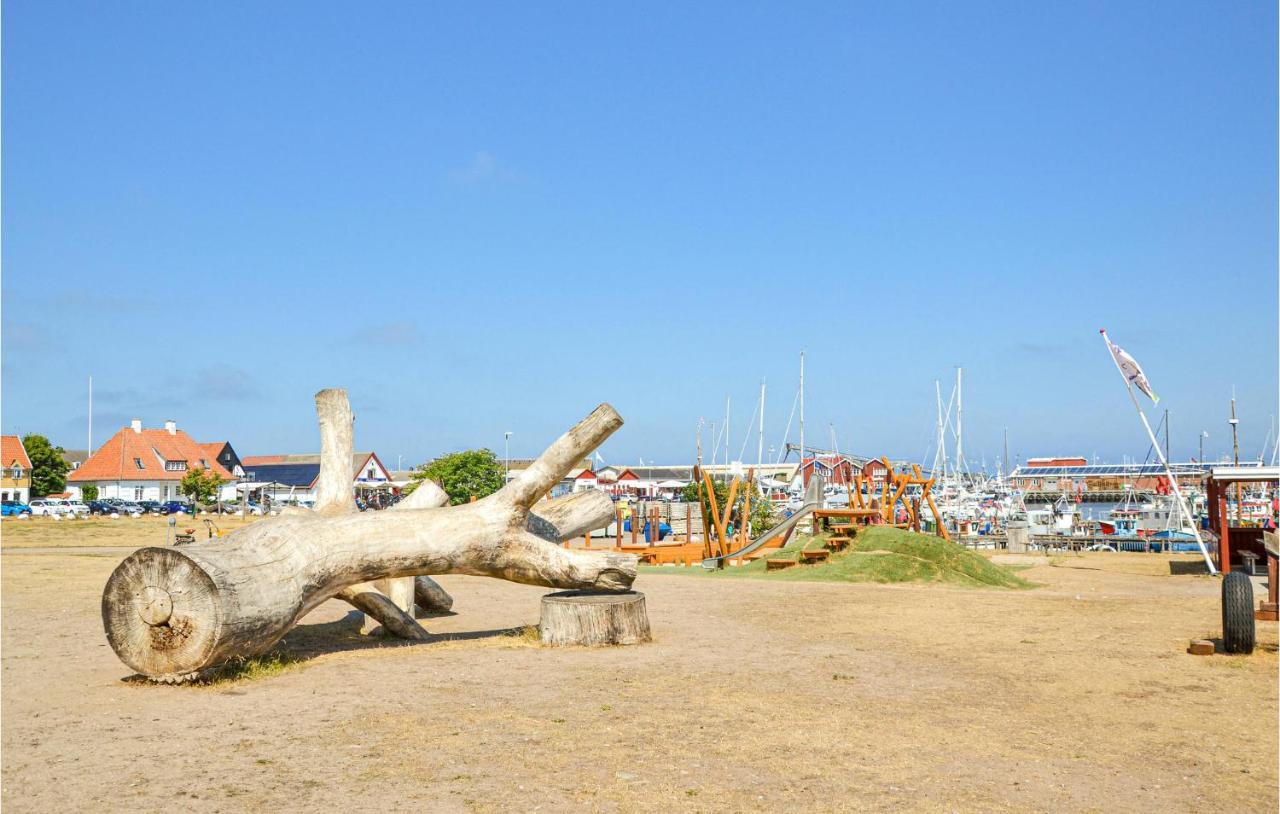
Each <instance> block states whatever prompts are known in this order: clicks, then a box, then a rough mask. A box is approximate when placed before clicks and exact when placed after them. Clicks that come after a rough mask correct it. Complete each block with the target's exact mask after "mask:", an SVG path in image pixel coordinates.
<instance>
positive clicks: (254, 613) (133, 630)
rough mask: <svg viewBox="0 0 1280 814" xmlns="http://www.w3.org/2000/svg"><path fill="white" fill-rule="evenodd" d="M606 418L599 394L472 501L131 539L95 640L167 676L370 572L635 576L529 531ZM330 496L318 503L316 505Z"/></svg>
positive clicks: (614, 579)
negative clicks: (170, 542) (141, 542)
mask: <svg viewBox="0 0 1280 814" xmlns="http://www.w3.org/2000/svg"><path fill="white" fill-rule="evenodd" d="M620 426H622V418H621V417H620V416H619V415H618V414H617V412H616V411H615V410H614V409H613V408H612V407H610V406H609V405H607V404H602V405H600V406H599V407H597V408H596V409H595V411H593V412H592V413H591V414H590V415H589V416H587V417H586V418H584V419H583V420H582V421H580V422H578V424H576V425H575V426H574V427H573V428H571V429H570V430H569V431H568V432H567V433H565V434H564V435H563V436H561V437H560V438H559V439H557V440H556V441H555V442H554V443H552V444H551V446H550V447H548V448H547V450H546V451H545V452H543V454H542V455H541V456H540V457H539V458H538V460H537V461H535V462H534V464H533V466H531V467H530V468H529V469H527V470H525V471H524V472H523V473H522V474H521V475H520V476H519V477H517V478H516V479H515V480H513V481H512V482H511V483H510V484H508V485H507V486H506V487H505V488H503V489H502V490H500V491H498V492H496V493H494V494H493V495H490V496H489V497H487V498H485V499H483V500H480V501H478V502H476V503H469V504H463V505H459V506H448V507H438V508H412V507H407V508H405V509H403V510H399V511H384V512H365V513H362V514H351V513H340V514H332V515H328V514H322V513H320V512H317V513H313V514H311V515H309V516H300V515H281V516H278V517H270V518H264V519H263V520H260V521H258V522H256V523H253V524H252V525H249V526H245V527H244V528H241V529H238V530H237V531H235V532H232V533H231V534H229V535H227V536H226V537H221V538H215V539H213V540H208V541H205V542H201V543H194V544H191V545H187V546H183V547H182V548H181V549H176V548H144V549H140V550H138V551H136V552H134V553H133V554H131V555H130V556H129V557H127V558H126V559H125V560H124V561H123V562H122V563H120V565H119V566H118V567H117V568H116V570H115V572H114V573H112V575H111V577H110V579H109V580H108V581H107V585H106V587H105V589H104V591H103V597H102V616H103V625H104V627H105V629H106V633H107V639H108V641H109V642H110V644H111V646H112V648H113V649H114V650H115V652H116V654H117V655H118V656H119V657H120V659H121V660H122V661H124V662H125V664H127V665H129V666H130V667H131V668H133V669H134V670H137V671H138V672H139V673H142V674H144V675H147V676H152V677H155V678H172V677H177V676H183V675H186V674H190V673H193V672H195V671H199V670H203V669H205V668H208V667H212V666H215V665H218V664H221V663H223V662H225V661H226V660H227V659H230V658H233V657H237V656H239V657H250V656H254V655H257V654H260V653H262V652H265V651H266V650H267V649H269V648H270V647H271V646H272V645H273V644H275V642H277V641H279V639H280V638H281V637H282V636H283V635H284V634H285V633H287V632H288V631H289V629H290V628H292V627H293V625H294V624H296V623H297V621H298V620H299V619H301V618H302V617H303V616H304V615H306V613H307V612H309V611H310V610H311V609H313V608H315V607H316V606H317V605H319V604H320V603H322V602H324V601H325V600H327V599H329V598H331V597H334V596H336V595H338V593H339V592H340V591H342V590H343V589H344V588H348V587H351V586H355V585H359V584H360V583H364V582H369V581H372V580H376V579H390V578H394V577H408V576H419V575H431V574H450V573H453V574H472V575H476V576H490V577H497V578H500V579H507V580H511V581H513V582H522V583H527V584H531V585H546V586H549V587H553V588H561V589H573V588H579V589H593V590H604V591H621V590H626V589H628V588H629V587H630V586H631V583H632V582H633V581H634V580H635V577H636V558H635V557H634V556H631V555H622V554H612V553H602V552H582V551H573V550H569V549H565V548H561V547H559V546H558V545H556V544H555V543H553V542H550V541H548V539H547V538H546V537H545V536H540V535H539V534H537V533H535V532H533V531H530V530H529V526H530V522H531V516H530V514H531V513H530V509H531V507H532V506H533V504H534V502H535V501H536V500H537V498H539V497H540V496H542V495H544V494H546V493H547V492H549V491H550V490H551V488H552V487H553V486H555V484H556V483H558V482H559V481H560V480H561V479H562V478H563V477H564V476H565V475H567V474H568V472H569V471H570V469H572V467H573V465H574V463H575V462H577V461H579V460H581V459H582V458H583V457H585V456H587V455H589V454H590V453H591V452H592V451H594V450H595V449H596V447H598V446H599V445H600V444H601V443H602V442H603V441H604V440H605V439H606V438H608V437H609V436H610V435H612V434H613V433H614V432H615V431H616V430H617V429H618V428H619V427H620ZM349 460H350V459H349V458H348V463H347V467H348V468H349V466H350V464H349ZM349 474H350V473H349V471H348V472H347V475H348V477H347V481H346V483H345V484H344V489H346V490H348V491H349V489H350V478H349ZM601 497H603V495H602V496H601ZM606 504H607V505H606ZM335 506H336V503H334V502H329V503H326V504H325V510H326V511H332V510H333V507H335ZM566 506H569V507H572V511H570V510H569V509H566V508H565V507H566ZM543 508H544V507H542V506H540V507H539V509H540V510H541V509H543ZM545 508H547V509H549V510H550V509H554V510H555V511H557V512H566V513H567V515H568V516H572V517H574V518H576V519H575V520H574V522H573V524H572V527H573V528H574V529H577V528H580V527H581V526H582V524H584V523H594V524H595V525H593V526H590V528H599V527H601V526H603V525H605V524H607V523H608V522H609V521H610V520H612V519H613V506H612V503H611V502H609V501H608V499H607V498H605V502H604V503H601V502H599V501H598V500H590V501H589V500H587V499H584V498H576V496H575V499H574V500H573V501H572V502H571V501H570V500H569V499H564V500H563V501H549V502H548V503H547V504H546V505H545ZM603 509H607V512H606V511H602V510H603ZM540 519H541V520H543V521H545V520H546V519H545V518H540ZM546 522H548V524H549V525H550V526H551V527H552V528H556V529H557V531H559V530H560V527H558V526H556V525H555V524H554V523H553V522H551V521H546ZM533 525H534V526H535V527H538V522H537V521H534V523H533ZM562 539H563V538H562Z"/></svg>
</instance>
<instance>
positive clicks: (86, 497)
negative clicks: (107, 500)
mask: <svg viewBox="0 0 1280 814" xmlns="http://www.w3.org/2000/svg"><path fill="white" fill-rule="evenodd" d="M80 499H81V500H83V501H84V502H85V503H88V502H89V501H91V500H97V499H98V487H97V486H94V485H93V484H92V483H86V484H85V485H84V486H81V487H80Z"/></svg>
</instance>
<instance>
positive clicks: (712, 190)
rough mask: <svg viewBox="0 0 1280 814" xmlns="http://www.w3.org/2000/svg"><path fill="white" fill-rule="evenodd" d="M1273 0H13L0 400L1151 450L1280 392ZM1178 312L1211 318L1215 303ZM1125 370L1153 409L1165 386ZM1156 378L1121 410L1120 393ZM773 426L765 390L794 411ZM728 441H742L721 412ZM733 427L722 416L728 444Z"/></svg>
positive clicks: (269, 435)
mask: <svg viewBox="0 0 1280 814" xmlns="http://www.w3.org/2000/svg"><path fill="white" fill-rule="evenodd" d="M1276 39H1277V23H1276V11H1275V5H1274V4H1270V3H1224V4H1209V3H1176V2H1175V3H1161V4H1151V3H1117V2H1108V3H1096V4H1084V3H1071V4H1066V3H1061V4H1043V3H1018V2H1008V3H964V4H957V3H835V4H832V5H820V4H817V3H813V4H804V5H802V6H800V7H797V6H795V5H793V4H781V3H779V4H773V5H761V4H742V3H732V4H727V3H726V4H721V5H716V4H698V7H697V8H694V9H687V8H679V7H677V6H675V5H666V6H663V7H657V4H650V5H649V6H648V7H639V6H637V4H607V3H591V4H579V5H572V4H515V3H513V4H502V5H482V4H465V5H463V6H453V7H444V6H443V5H440V4H436V5H434V6H432V5H429V4H410V3H394V4H321V3H298V4H289V3H273V4H239V5H232V4H215V5H212V6H207V7H198V8H197V7H192V6H189V5H174V4H164V3H137V4H96V3H95V4H66V3H56V2H30V1H29V0H28V2H9V3H6V4H5V5H4V17H3V46H4V47H3V71H4V87H3V90H4V93H3V116H4V144H3V146H4V152H3V195H4V198H3V203H4V207H3V228H4V242H3V267H4V268H3V272H4V275H3V284H4V289H3V388H4V390H3V396H4V398H3V416H2V417H0V419H2V423H3V428H4V431H5V432H15V431H20V432H42V433H45V434H48V435H50V436H51V437H52V438H53V439H54V440H55V441H56V442H58V443H61V444H63V445H65V446H68V447H83V445H84V443H85V422H86V415H87V410H86V403H85V401H86V380H87V378H88V376H89V375H90V374H92V375H93V376H94V382H95V427H96V437H97V439H98V442H99V443H100V442H101V440H102V439H104V438H105V437H106V434H107V432H108V429H115V428H117V427H119V426H120V425H121V424H123V423H124V422H126V421H127V420H128V419H129V418H132V417H140V418H142V419H143V420H144V421H145V423H146V424H147V425H149V426H157V425H159V424H160V423H161V422H162V421H163V420H165V419H168V418H173V419H176V420H177V421H178V422H179V425H180V426H182V427H184V428H186V429H188V430H190V431H191V432H192V433H193V434H194V435H195V436H196V437H197V438H199V439H201V440H214V439H224V438H225V439H229V440H231V442H232V443H233V444H234V445H235V446H236V448H237V449H238V451H239V452H240V453H241V454H242V455H245V454H261V453H284V452H303V451H311V450H314V449H315V448H316V447H317V446H318V434H317V431H316V429H315V424H314V418H313V405H312V398H311V397H312V394H313V393H314V392H315V391H316V390H318V389H320V388H322V387H326V386H345V387H347V388H349V389H350V391H351V397H352V402H353V405H354V407H355V409H356V413H357V439H358V440H357V444H358V446H360V447H362V448H373V449H375V450H376V451H377V452H379V454H380V455H381V456H382V457H383V459H384V461H387V462H388V463H389V464H391V465H393V466H394V465H395V464H394V462H395V460H396V458H397V456H400V455H403V456H404V460H405V462H406V463H408V462H410V461H414V462H416V461H419V460H422V459H424V458H426V457H429V456H431V455H434V454H436V453H439V452H442V451H448V450H451V449H459V448H464V447H471V446H490V447H491V448H495V449H498V450H499V451H500V450H501V446H502V433H503V431H504V430H511V431H512V432H513V433H514V435H513V437H512V441H511V444H512V454H513V455H527V454H534V453H536V452H538V451H539V450H541V448H542V447H543V446H544V445H545V444H546V443H547V442H548V441H549V440H550V439H551V438H553V437H554V436H555V435H557V434H558V433H559V432H561V431H563V429H565V428H566V427H568V426H569V425H570V424H571V423H573V421H575V420H576V419H577V418H579V417H580V416H582V415H584V414H585V413H586V412H588V411H589V410H590V409H591V408H592V407H593V406H594V405H595V404H597V403H598V402H600V401H610V402H612V403H613V404H614V405H615V406H616V407H617V408H618V409H619V411H620V412H621V413H622V414H623V416H624V418H625V419H627V424H626V426H625V427H624V428H623V429H622V430H621V431H620V432H619V433H618V434H617V435H616V436H615V437H614V438H613V439H610V440H609V441H608V442H606V444H605V446H604V448H603V453H604V457H605V458H606V459H607V460H609V461H611V462H622V463H636V462H637V461H638V459H639V458H640V457H641V456H643V457H644V458H645V459H646V460H649V461H663V462H672V461H679V460H690V459H692V457H693V444H694V432H695V428H696V426H697V422H698V419H699V417H705V418H706V420H707V421H708V422H711V421H717V422H719V421H720V419H719V418H718V417H719V416H720V415H722V414H723V412H724V400H725V396H726V395H727V394H731V395H732V396H733V399H734V403H735V410H734V417H733V424H734V435H735V436H736V437H735V440H734V441H733V446H734V447H735V450H736V448H738V447H739V445H740V444H741V442H742V435H741V432H742V429H743V428H745V426H746V424H747V420H748V417H749V416H750V414H751V411H752V408H753V405H754V399H755V396H756V393H757V391H758V387H759V382H760V379H761V378H767V379H768V382H769V385H770V394H771V397H770V399H769V404H768V407H767V410H766V443H767V444H778V443H780V442H781V438H782V432H783V427H784V425H785V423H786V419H787V414H788V412H789V411H790V408H791V404H792V399H793V396H794V393H795V388H796V373H797V370H796V368H797V357H798V354H799V352H800V351H801V350H802V349H804V350H806V351H807V358H808V367H807V375H808V384H809V387H808V399H807V402H808V403H807V407H808V410H807V417H808V426H809V438H810V441H811V443H817V442H821V443H824V444H825V442H826V440H827V438H828V437H829V431H828V429H827V428H828V425H829V424H834V425H835V428H836V431H837V433H838V435H839V439H840V446H841V448H843V449H849V448H852V449H856V450H858V451H862V452H868V453H877V454H878V453H882V452H883V453H887V454H890V455H893V456H905V457H919V456H921V455H923V454H924V453H925V451H926V449H927V448H928V446H929V440H930V438H931V435H932V433H933V423H934V395H933V394H934V385H933V380H934V379H935V378H942V379H943V380H944V388H945V386H946V383H949V382H950V380H951V379H952V377H953V376H954V368H955V366H957V365H963V366H964V369H965V382H966V388H965V428H966V449H967V451H968V452H969V454H970V455H971V456H972V457H973V458H974V459H975V460H976V459H980V458H981V457H983V456H984V455H985V457H986V459H987V461H988V463H989V464H992V463H993V462H994V458H995V457H996V456H997V455H998V454H999V448H1000V443H1001V440H1000V439H1001V434H1002V431H1003V429H1004V428H1005V427H1008V430H1009V435H1010V446H1011V451H1012V453H1013V454H1014V455H1016V456H1021V457H1025V456H1029V455H1043V454H1068V453H1081V454H1085V455H1089V456H1093V455H1097V456H1100V457H1101V458H1102V459H1109V460H1119V459H1120V458H1121V456H1123V455H1136V456H1138V457H1142V456H1144V455H1145V453H1146V449H1147V443H1146V441H1145V438H1144V435H1143V432H1142V430H1141V427H1140V425H1139V424H1138V422H1137V419H1136V416H1135V415H1134V414H1133V410H1132V407H1131V405H1130V404H1129V402H1128V399H1127V397H1126V396H1125V394H1124V391H1123V387H1122V386H1121V383H1120V381H1119V378H1118V376H1117V375H1116V372H1115V369H1114V368H1113V367H1112V365H1111V362H1110V360H1109V358H1108V356H1107V353H1106V350H1105V347H1104V346H1103V344H1102V342H1101V341H1100V339H1099V336H1098V329H1099V328H1100V327H1104V326H1105V327H1106V328H1108V330H1109V331H1110V333H1111V335H1112V337H1113V339H1115V340H1116V341H1117V342H1118V343H1119V344H1121V345H1122V346H1124V347H1125V348H1126V349H1127V350H1129V351H1130V352H1131V353H1133V354H1134V355H1135V356H1136V357H1137V358H1138V359H1139V360H1140V361H1141V362H1142V364H1143V365H1144V367H1145V368H1146V370H1147V373H1148V375H1149V376H1150V378H1151V380H1152V381H1153V383H1154V385H1155V387H1156V389H1157V390H1158V391H1159V392H1160V394H1161V395H1162V396H1163V400H1162V402H1161V405H1160V406H1161V408H1164V407H1168V408H1169V409H1170V410H1171V413H1172V422H1171V424H1172V428H1173V435H1172V444H1173V452H1174V455H1175V457H1180V458H1185V457H1188V456H1191V455H1195V454H1196V443H1197V436H1198V433H1199V432H1200V431H1201V430H1202V429H1207V430H1208V431H1209V433H1210V438H1209V439H1208V442H1207V445H1206V452H1207V453H1209V454H1219V453H1222V452H1225V451H1227V450H1229V432H1227V424H1226V417H1227V410H1228V400H1229V398H1230V394H1231V389H1232V387H1233V385H1234V386H1235V387H1236V390H1237V395H1238V398H1239V410H1240V413H1241V418H1242V424H1241V429H1242V441H1243V451H1244V454H1245V455H1246V457H1254V456H1256V455H1257V454H1258V451H1259V450H1260V449H1261V446H1262V443H1263V439H1264V436H1265V435H1266V434H1267V430H1268V426H1269V423H1270V421H1271V415H1272V414H1275V413H1277V412H1280V410H1278V409H1277V393H1278V384H1277V366H1278V361H1277V226H1276V224H1277V207H1276V190H1277V165H1276V144H1277V129H1276V119H1277V113H1276V99H1277V87H1276V60H1277V55H1276ZM1210 340H1212V341H1210ZM1156 412H1158V411H1156ZM1153 420H1154V419H1153ZM792 440H793V441H794V440H795V430H794V428H793V430H792ZM749 447H750V449H751V450H754V448H755V443H754V440H753V441H752V442H751V444H750V445H749ZM747 457H748V458H749V459H754V452H753V451H752V452H749V453H748V456H747Z"/></svg>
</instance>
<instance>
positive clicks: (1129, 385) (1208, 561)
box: [1098, 328, 1218, 575]
mask: <svg viewBox="0 0 1280 814" xmlns="http://www.w3.org/2000/svg"><path fill="white" fill-rule="evenodd" d="M1098 333H1100V334H1102V341H1103V342H1105V343H1106V344H1107V353H1108V354H1109V355H1110V356H1111V361H1112V362H1113V363H1114V364H1115V366H1116V372H1117V373H1119V374H1120V378H1121V379H1122V380H1124V387H1125V390H1127V391H1128V392H1129V400H1130V401H1132V402H1133V409H1135V410H1137V411H1138V417H1139V418H1141V419H1142V426H1143V427H1145V428H1146V430H1147V437H1148V438H1150V439H1151V446H1152V447H1154V448H1155V451H1156V456H1157V457H1158V458H1159V459H1160V463H1161V464H1163V465H1164V471H1165V474H1166V475H1168V476H1169V485H1171V486H1172V487H1173V493H1174V495H1176V496H1177V498H1178V506H1179V508H1181V509H1182V511H1184V512H1186V516H1187V520H1188V522H1190V523H1191V534H1192V536H1193V537H1195V538H1196V545H1198V546H1199V547H1200V555H1201V556H1202V557H1204V564H1205V565H1206V566H1207V567H1208V568H1209V574H1210V575H1216V574H1217V573H1218V569H1217V568H1216V567H1215V566H1214V564H1213V559H1212V558H1211V557H1210V556H1209V549H1208V548H1206V547H1205V544H1204V540H1202V539H1200V530H1199V529H1198V528H1196V519H1195V516H1194V515H1192V514H1191V509H1190V508H1189V507H1188V505H1187V499H1186V498H1185V497H1183V496H1182V490H1181V489H1180V488H1178V479H1177V478H1175V477H1174V476H1173V469H1172V467H1170V466H1169V459H1168V458H1166V457H1165V455H1164V450H1163V449H1161V448H1160V442H1158V441H1157V440H1156V434H1155V432H1154V431H1152V429H1151V422H1149V421H1147V414H1146V413H1144V412H1142V405H1141V404H1139V403H1138V397H1137V396H1135V395H1134V394H1133V382H1131V381H1129V377H1128V376H1126V375H1124V370H1123V369H1121V367H1120V361H1119V360H1118V359H1116V355H1115V352H1114V351H1112V350H1111V339H1110V337H1108V336H1107V331H1106V329H1105V328H1104V329H1102V330H1100V331H1099V332H1098ZM1170 546H1172V541H1170Z"/></svg>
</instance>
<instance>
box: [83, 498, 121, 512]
mask: <svg viewBox="0 0 1280 814" xmlns="http://www.w3.org/2000/svg"><path fill="white" fill-rule="evenodd" d="M119 512H120V507H119V506H117V505H116V504H114V503H109V502H107V501H105V500H90V501H89V514H117V513H119Z"/></svg>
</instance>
